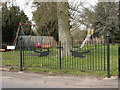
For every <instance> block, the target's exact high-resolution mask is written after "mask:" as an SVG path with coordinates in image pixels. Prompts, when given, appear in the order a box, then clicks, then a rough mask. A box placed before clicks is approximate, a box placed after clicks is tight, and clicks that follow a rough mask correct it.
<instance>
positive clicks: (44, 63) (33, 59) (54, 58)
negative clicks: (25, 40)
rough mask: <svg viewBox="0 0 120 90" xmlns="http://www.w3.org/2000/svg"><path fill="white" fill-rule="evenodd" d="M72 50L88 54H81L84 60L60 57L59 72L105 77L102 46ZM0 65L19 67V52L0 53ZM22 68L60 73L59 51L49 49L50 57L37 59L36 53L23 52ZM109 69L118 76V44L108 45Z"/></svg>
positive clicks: (104, 55)
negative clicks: (94, 74) (0, 58)
mask: <svg viewBox="0 0 120 90" xmlns="http://www.w3.org/2000/svg"><path fill="white" fill-rule="evenodd" d="M74 47H75V48H74V50H76V51H77V52H84V51H86V50H90V52H88V53H86V54H83V56H85V57H84V58H78V57H76V58H74V57H73V56H69V57H61V58H62V59H61V70H62V71H63V72H64V73H75V74H78V73H81V72H82V73H83V72H84V73H86V72H89V73H97V74H98V73H102V75H106V70H107V56H106V55H107V49H106V46H105V45H103V44H99V45H95V47H94V48H92V47H91V46H90V45H87V46H86V47H84V48H83V49H76V48H78V47H79V46H74ZM1 53H2V64H3V65H6V66H9V65H12V66H19V60H20V56H19V55H20V52H19V50H15V51H14V52H10V51H7V52H1ZM23 53H24V56H23V66H24V70H27V71H28V70H29V71H31V72H32V71H33V72H42V71H43V72H50V71H53V72H58V71H60V70H59V69H60V57H59V49H56V48H51V49H50V55H48V56H47V57H38V56H37V55H38V53H35V52H34V50H31V51H27V50H24V52H23ZM110 67H111V75H117V74H118V44H114V45H113V44H110Z"/></svg>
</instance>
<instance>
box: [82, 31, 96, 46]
mask: <svg viewBox="0 0 120 90" xmlns="http://www.w3.org/2000/svg"><path fill="white" fill-rule="evenodd" d="M93 33H94V30H93V29H92V30H90V29H89V30H88V33H87V37H86V38H85V40H84V41H83V43H82V44H81V46H80V48H83V47H84V45H85V43H86V42H87V41H88V40H89V39H90V37H91V36H92V35H93Z"/></svg>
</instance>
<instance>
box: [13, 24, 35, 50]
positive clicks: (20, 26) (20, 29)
mask: <svg viewBox="0 0 120 90" xmlns="http://www.w3.org/2000/svg"><path fill="white" fill-rule="evenodd" d="M24 24H25V23H23V22H19V26H18V29H17V32H16V36H15V38H14V42H13V45H12V46H14V47H16V43H17V39H18V37H19V33H20V31H22V34H23V35H24V36H25V33H24V31H23V28H22V26H23V25H24ZM32 25H33V26H34V27H35V24H31V26H32ZM25 44H26V47H27V49H28V50H30V48H29V46H28V45H27V40H25ZM11 51H12V49H11Z"/></svg>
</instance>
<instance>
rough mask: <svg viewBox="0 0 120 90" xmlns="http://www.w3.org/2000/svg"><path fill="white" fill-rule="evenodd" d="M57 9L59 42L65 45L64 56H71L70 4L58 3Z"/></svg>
mask: <svg viewBox="0 0 120 90" xmlns="http://www.w3.org/2000/svg"><path fill="white" fill-rule="evenodd" d="M57 8H58V10H57V16H58V31H59V41H61V42H62V43H63V48H64V49H63V50H64V51H63V55H67V56H70V55H71V54H70V49H71V48H72V44H71V35H70V24H69V12H68V3H67V2H58V3H57Z"/></svg>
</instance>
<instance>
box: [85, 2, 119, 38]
mask: <svg viewBox="0 0 120 90" xmlns="http://www.w3.org/2000/svg"><path fill="white" fill-rule="evenodd" d="M117 13H118V4H117V3H115V2H99V3H97V5H96V6H95V7H94V10H90V9H88V8H85V9H84V15H85V16H86V19H87V20H86V21H87V23H89V25H90V26H89V27H90V28H94V30H95V34H94V35H96V36H98V37H99V36H105V35H106V33H110V38H111V39H117V38H119V35H118V32H119V28H118V16H117Z"/></svg>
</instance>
